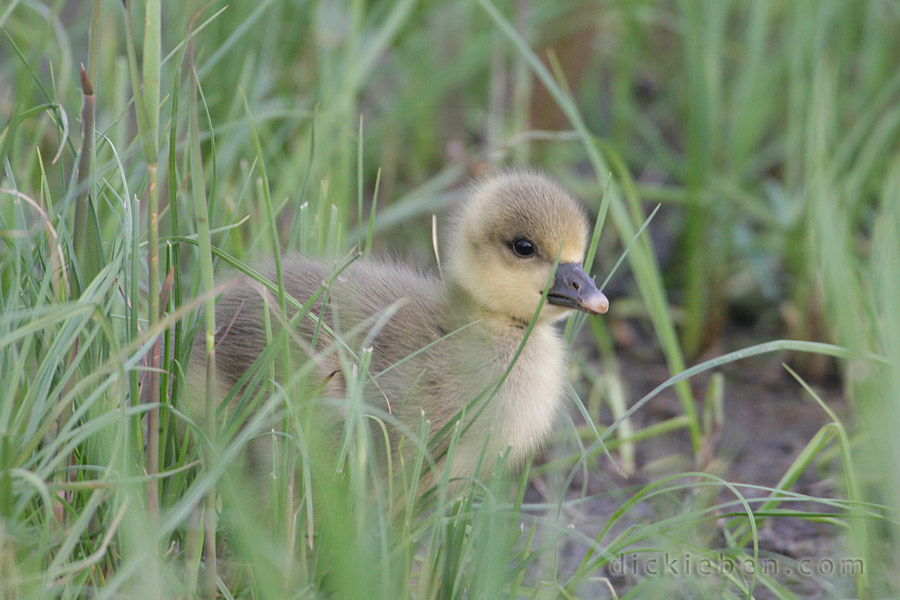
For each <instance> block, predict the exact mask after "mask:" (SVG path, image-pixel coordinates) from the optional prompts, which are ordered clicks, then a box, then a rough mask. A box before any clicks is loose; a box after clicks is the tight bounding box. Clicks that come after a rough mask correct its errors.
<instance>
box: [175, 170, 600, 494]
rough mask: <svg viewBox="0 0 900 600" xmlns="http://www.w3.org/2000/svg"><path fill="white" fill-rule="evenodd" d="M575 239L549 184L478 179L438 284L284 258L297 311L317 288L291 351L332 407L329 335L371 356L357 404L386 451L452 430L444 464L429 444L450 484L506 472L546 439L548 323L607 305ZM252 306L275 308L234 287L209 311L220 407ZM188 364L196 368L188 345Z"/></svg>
mask: <svg viewBox="0 0 900 600" xmlns="http://www.w3.org/2000/svg"><path fill="white" fill-rule="evenodd" d="M587 235H588V225H587V219H586V217H585V215H584V213H583V212H582V209H581V208H580V206H579V205H578V204H577V202H576V201H575V200H574V199H573V198H571V197H570V196H569V195H568V194H567V193H566V192H565V191H563V190H562V189H561V188H560V187H559V186H558V185H557V184H556V183H554V182H553V181H551V180H549V179H547V178H545V177H543V176H541V175H537V174H533V173H523V172H514V173H507V174H504V175H501V176H499V177H495V178H492V179H489V180H488V181H486V182H484V183H482V184H480V185H478V186H476V187H474V188H473V190H472V192H471V194H470V195H469V198H468V200H467V201H466V202H465V203H464V205H463V206H462V207H461V209H460V211H459V213H458V216H457V218H456V220H455V222H454V224H453V226H452V227H451V231H450V237H449V239H448V240H447V242H448V244H447V245H448V248H449V254H448V265H447V273H446V277H445V279H443V280H442V279H441V278H439V277H438V276H437V275H436V274H434V273H428V272H423V271H420V270H416V269H414V268H410V267H408V266H404V265H400V264H397V263H394V262H386V261H377V260H371V261H362V260H360V261H356V262H353V263H351V264H350V265H349V266H348V267H346V269H344V270H343V271H341V272H340V273H339V274H338V275H337V276H333V273H332V271H333V268H332V267H331V266H326V265H325V264H323V263H322V262H320V261H316V260H313V259H310V258H307V257H302V256H287V257H285V259H284V260H283V261H282V273H283V281H284V286H285V291H286V292H287V293H288V294H289V295H291V296H292V297H294V298H295V299H297V300H298V301H299V302H301V303H302V302H305V301H307V300H308V299H309V298H310V297H312V295H313V294H314V293H315V292H316V291H317V290H319V289H320V288H322V286H323V285H325V284H326V282H330V283H328V285H327V286H326V288H325V290H326V293H323V294H322V295H321V296H320V298H319V300H318V301H317V302H315V303H314V304H313V306H312V308H311V310H310V312H309V315H308V316H307V317H306V318H303V319H301V320H300V322H299V324H298V326H297V328H296V334H297V335H296V336H295V337H294V338H293V340H292V346H294V347H295V348H296V349H297V354H299V355H301V356H302V358H303V359H304V360H305V359H312V360H314V361H315V362H316V367H315V372H314V373H313V375H312V378H313V379H314V380H315V381H316V382H321V386H322V388H323V392H324V394H326V395H327V396H330V397H335V398H341V397H344V396H345V395H347V394H348V391H349V390H348V386H350V385H352V381H349V380H350V379H351V378H352V377H354V374H353V372H352V371H353V369H352V360H348V358H347V354H348V353H345V352H342V351H340V350H337V348H338V344H337V343H336V340H335V339H334V337H333V336H332V335H331V334H330V333H329V331H335V332H337V336H338V337H339V338H340V340H341V341H342V342H343V343H345V344H346V345H347V347H349V348H350V349H352V350H353V351H354V352H361V351H364V350H366V349H367V348H371V362H370V364H369V373H370V374H371V377H369V378H368V379H367V382H366V384H365V387H364V395H365V399H366V401H367V403H368V404H369V405H370V406H371V407H372V409H373V411H374V412H376V413H378V414H381V415H384V416H386V417H387V420H388V421H392V422H394V424H395V426H394V427H392V428H391V436H390V437H391V440H390V446H391V450H392V451H394V452H396V451H398V449H399V448H400V447H401V446H402V445H403V444H401V440H403V439H409V438H410V437H413V438H414V437H415V436H416V434H417V432H418V431H419V428H420V423H421V422H422V418H423V416H424V419H425V420H426V421H427V423H428V430H429V432H430V434H431V436H432V437H434V435H435V434H436V433H437V432H441V431H444V432H447V431H449V430H450V429H452V427H453V426H455V425H456V423H457V422H459V427H460V431H461V434H462V435H461V437H460V441H459V443H458V444H457V445H456V447H455V449H454V454H453V457H454V458H453V462H452V464H451V465H446V464H445V461H444V460H443V459H442V458H441V455H442V452H443V451H444V450H446V445H447V444H446V442H447V440H448V439H449V436H444V438H443V439H442V441H440V440H439V441H438V442H437V443H436V444H434V445H433V446H432V447H431V451H432V452H433V453H435V456H437V457H438V464H439V465H441V466H443V467H444V468H448V467H449V469H450V476H451V477H461V476H467V475H473V474H475V471H476V467H477V466H478V465H479V464H480V465H482V466H483V467H487V468H490V467H491V465H492V464H494V462H495V461H496V459H497V457H498V456H499V455H500V454H501V453H503V452H505V451H507V450H508V452H509V454H508V457H507V462H506V464H507V465H509V466H516V465H519V464H520V463H521V462H522V461H524V460H525V459H526V458H527V457H528V456H529V455H531V454H533V453H534V452H535V451H536V450H537V449H538V448H539V447H540V446H541V445H542V444H543V443H544V442H545V441H546V439H547V437H548V435H549V433H550V432H551V431H552V428H553V425H554V423H555V421H556V418H557V415H558V413H559V408H560V405H561V403H562V398H563V390H564V381H565V376H564V372H565V361H566V353H565V350H564V347H563V344H562V341H561V339H560V336H559V333H558V331H557V329H556V327H555V326H554V323H555V322H556V321H558V320H559V319H561V318H563V317H565V316H566V315H567V314H569V313H570V312H571V311H572V310H573V309H577V310H584V311H586V312H589V313H592V314H597V313H601V312H605V311H606V308H607V306H608V302H607V300H606V298H605V297H604V296H603V295H602V294H601V293H600V292H599V291H598V290H597V289H596V287H595V286H594V284H593V281H592V280H591V279H590V277H588V276H587V275H586V274H584V272H583V270H581V261H582V260H583V257H584V252H585V247H586V243H587ZM557 257H558V266H557V269H556V273H555V276H554V277H553V278H551V274H552V273H553V265H554V263H556V262H557ZM269 275H270V276H271V278H272V279H273V280H274V274H272V273H269ZM550 284H552V285H550ZM548 285H550V288H549V293H548V295H547V298H546V302H545V303H544V305H543V307H542V308H541V310H540V312H539V313H538V312H537V309H538V306H539V303H540V302H541V298H542V294H543V292H544V290H545V288H547V286H548ZM266 295H268V298H267V299H265V301H264V296H266ZM323 299H325V301H324V302H323V301H322V300H323ZM266 305H268V306H269V307H276V306H277V305H278V304H277V299H276V298H275V294H274V293H273V292H271V290H269V289H267V288H265V287H264V286H262V285H261V284H259V283H258V282H255V281H252V280H249V279H248V278H242V279H241V280H239V281H238V283H237V284H236V285H234V286H233V287H231V288H230V290H229V291H228V292H226V293H225V294H224V295H223V297H222V298H221V299H220V301H219V303H218V304H217V308H216V322H217V327H218V331H217V334H216V356H217V363H218V365H219V369H218V372H219V380H218V385H219V387H220V392H219V393H220V396H222V397H224V392H225V391H227V390H228V389H231V388H232V387H233V386H234V385H235V384H236V383H237V381H238V379H239V378H240V377H241V376H242V375H243V374H244V373H245V372H246V371H247V369H248V367H249V366H250V365H252V364H253V362H254V361H255V360H256V358H257V357H258V356H259V354H260V353H261V352H262V350H263V349H265V347H266V333H265V327H264V323H265V320H264V318H263V316H264V315H263V311H264V310H265V306H266ZM318 319H321V320H322V322H323V323H324V324H326V325H327V327H322V326H321V324H319V323H318ZM533 319H534V326H533V328H532V329H531V331H530V333H529V334H528V339H527V340H526V341H525V343H524V345H523V340H524V339H525V335H526V332H527V331H528V326H529V324H530V323H531V321H532V320H533ZM313 340H315V342H314V347H313ZM517 352H518V353H519V355H518V358H516V354H517ZM514 360H515V362H513V361H514ZM191 363H192V365H203V364H204V357H203V345H202V344H201V343H199V342H198V343H195V346H194V349H193V356H192V360H191ZM348 365H349V366H350V368H348ZM510 365H512V366H511V367H510ZM507 371H509V372H508V374H507ZM198 379H199V380H201V381H202V377H201V378H193V380H194V381H197V380H198ZM193 393H194V394H196V395H200V394H202V393H203V390H202V386H201V387H200V388H198V387H197V386H195V387H194V391H193ZM406 448H407V449H413V448H415V443H413V442H410V443H408V444H406ZM429 479H430V480H432V481H433V479H432V478H431V477H429Z"/></svg>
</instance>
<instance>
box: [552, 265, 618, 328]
mask: <svg viewBox="0 0 900 600" xmlns="http://www.w3.org/2000/svg"><path fill="white" fill-rule="evenodd" d="M547 302H549V303H550V304H555V305H557V306H566V307H568V308H574V309H576V310H581V311H584V312H586V313H588V314H591V315H599V314H603V313H605V312H606V311H608V310H609V299H608V298H607V297H606V296H604V295H603V292H601V291H600V290H598V289H597V285H596V284H595V283H594V280H593V279H591V277H590V275H588V274H587V273H585V272H584V269H582V268H581V265H580V264H578V263H560V264H558V265H557V266H556V278H555V279H554V280H553V287H551V288H550V291H549V292H548V293H547Z"/></svg>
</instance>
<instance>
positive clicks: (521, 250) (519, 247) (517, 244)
mask: <svg viewBox="0 0 900 600" xmlns="http://www.w3.org/2000/svg"><path fill="white" fill-rule="evenodd" d="M512 249H513V252H515V253H516V256H521V257H522V258H527V257H529V256H534V255H535V254H537V247H535V245H534V243H533V242H532V241H531V240H526V239H525V238H519V239H517V240H516V241H514V242H513V243H512Z"/></svg>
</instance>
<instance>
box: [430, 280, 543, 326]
mask: <svg viewBox="0 0 900 600" xmlns="http://www.w3.org/2000/svg"><path fill="white" fill-rule="evenodd" d="M447 296H448V298H449V300H450V304H451V306H453V307H454V308H455V309H456V311H457V313H458V314H459V316H460V318H461V319H462V320H464V321H466V322H469V323H471V322H472V321H481V322H482V323H484V324H486V325H488V326H491V327H494V328H498V329H507V330H520V331H522V332H523V333H524V332H525V330H526V329H528V325H529V323H530V322H531V319H520V318H518V317H516V316H515V315H510V314H508V313H505V312H503V311H500V310H496V309H494V308H491V307H490V306H486V305H485V304H484V303H482V302H479V301H478V300H477V299H476V298H475V297H474V296H473V295H472V294H471V293H469V291H468V290H466V289H465V287H464V286H463V285H461V284H460V283H458V282H456V281H454V280H452V279H451V280H450V281H448V282H447ZM541 323H542V320H540V319H539V320H538V322H537V325H540V324H541Z"/></svg>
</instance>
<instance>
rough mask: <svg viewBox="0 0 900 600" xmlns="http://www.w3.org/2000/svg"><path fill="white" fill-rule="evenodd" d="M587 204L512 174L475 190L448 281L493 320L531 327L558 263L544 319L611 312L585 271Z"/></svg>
mask: <svg viewBox="0 0 900 600" xmlns="http://www.w3.org/2000/svg"><path fill="white" fill-rule="evenodd" d="M588 231H589V228H588V220H587V217H586V215H585V213H584V211H583V209H582V208H581V205H580V204H578V202H577V201H576V200H575V199H574V198H573V197H572V196H571V195H570V194H569V193H568V192H566V191H565V190H564V189H562V188H561V187H560V186H559V185H558V184H557V183H555V182H554V181H552V180H551V179H549V178H547V177H545V176H543V175H539V174H536V173H530V172H510V173H505V174H503V175H499V176H496V177H493V178H490V179H488V180H486V181H484V182H482V183H480V184H479V185H477V186H476V187H475V188H474V189H473V191H472V193H471V194H470V196H469V198H468V200H467V201H466V202H465V204H464V205H463V206H462V208H461V210H460V212H459V214H458V220H457V223H456V229H455V231H454V235H453V236H452V242H451V248H450V255H449V257H448V258H449V275H450V278H451V280H452V281H453V282H455V283H456V284H457V285H459V286H461V287H462V288H463V289H464V290H466V292H468V294H469V295H470V296H471V298H472V299H473V300H474V301H475V302H476V304H477V305H478V306H479V307H480V308H481V309H483V310H485V311H486V312H487V313H489V314H491V315H497V316H501V317H507V318H509V319H511V320H513V321H516V322H519V323H527V322H529V321H530V320H531V319H532V317H533V316H534V313H535V310H537V306H538V303H539V302H540V298H541V294H542V293H543V291H544V288H545V287H546V286H547V282H548V280H549V279H550V274H551V272H552V269H553V263H554V261H555V260H556V257H557V255H559V264H558V266H557V269H556V273H555V275H554V279H553V283H552V285H551V288H550V291H549V293H548V295H547V302H546V303H545V304H544V307H543V308H542V310H541V314H540V316H539V317H538V318H539V320H540V321H542V322H549V321H555V320H557V319H560V318H562V317H564V316H565V315H566V314H567V313H568V312H569V311H570V310H572V309H575V310H582V311H584V312H587V313H590V314H600V313H605V312H606V311H607V309H608V308H609V301H608V300H607V298H606V296H604V295H603V294H602V293H601V292H600V291H599V290H598V289H597V286H596V285H595V284H594V281H593V280H592V279H591V277H590V276H589V275H588V274H587V273H585V272H584V269H583V268H582V266H581V263H582V261H583V260H584V255H585V251H586V249H587V243H588Z"/></svg>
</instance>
